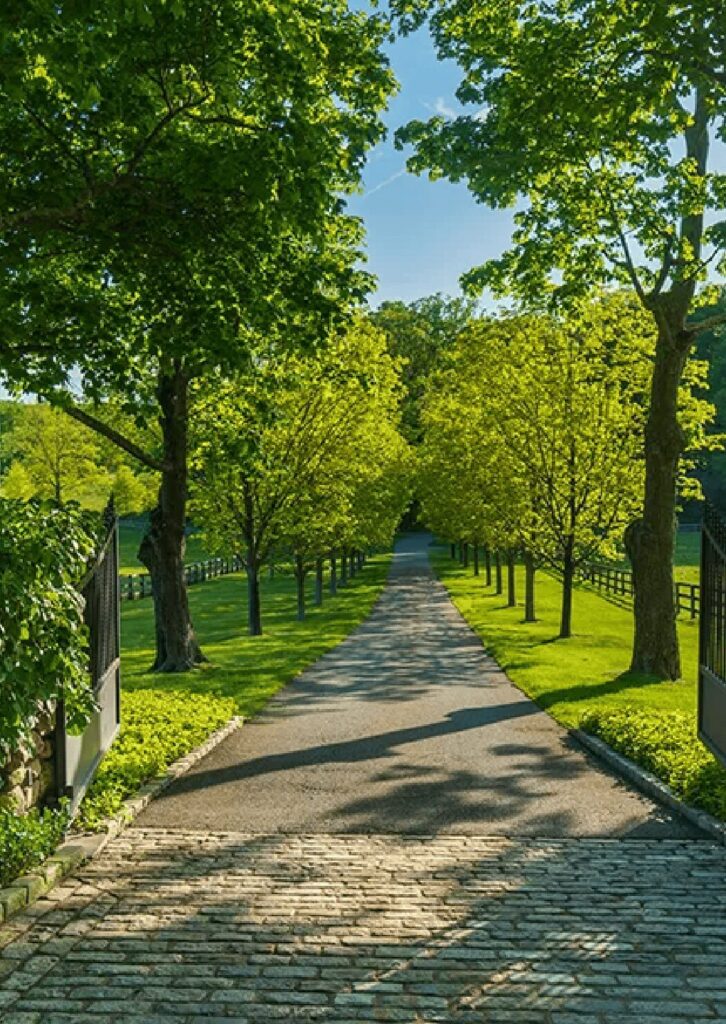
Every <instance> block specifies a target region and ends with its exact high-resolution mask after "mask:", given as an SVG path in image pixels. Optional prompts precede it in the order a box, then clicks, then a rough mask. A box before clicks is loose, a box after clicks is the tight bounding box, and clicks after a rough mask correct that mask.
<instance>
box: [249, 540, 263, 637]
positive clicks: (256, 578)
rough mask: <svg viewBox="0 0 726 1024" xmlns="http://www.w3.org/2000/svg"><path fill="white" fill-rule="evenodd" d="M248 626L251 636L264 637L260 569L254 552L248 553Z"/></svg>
mask: <svg viewBox="0 0 726 1024" xmlns="http://www.w3.org/2000/svg"><path fill="white" fill-rule="evenodd" d="M245 571H246V572H247V626H248V632H249V635H250V636H262V604H261V602H260V567H259V565H258V562H257V557H256V555H255V554H254V552H249V551H248V553H247V564H246V566H245Z"/></svg>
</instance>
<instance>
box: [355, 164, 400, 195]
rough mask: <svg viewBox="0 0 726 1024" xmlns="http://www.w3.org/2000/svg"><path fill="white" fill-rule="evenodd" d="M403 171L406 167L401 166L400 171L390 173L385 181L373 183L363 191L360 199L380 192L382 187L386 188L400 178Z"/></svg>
mask: <svg viewBox="0 0 726 1024" xmlns="http://www.w3.org/2000/svg"><path fill="white" fill-rule="evenodd" d="M405 173H406V168H405V167H403V168H402V169H401V170H400V171H396V173H395V174H392V175H391V177H390V178H386V180H385V181H381V182H380V183H379V184H378V185H374V186H373V188H371V189H369V190H368V191H367V192H364V193H363V195H362V196H361V199H367V198H368V196H372V195H375V193H376V192H380V191H381V189H382V188H387V187H388V186H389V185H392V184H393V182H394V181H398V179H399V178H402V177H403V176H404V174H405Z"/></svg>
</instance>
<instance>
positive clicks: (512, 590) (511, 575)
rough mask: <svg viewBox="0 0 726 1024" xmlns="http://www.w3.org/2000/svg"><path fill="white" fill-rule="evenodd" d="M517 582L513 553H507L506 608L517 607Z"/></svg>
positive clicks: (510, 551)
mask: <svg viewBox="0 0 726 1024" xmlns="http://www.w3.org/2000/svg"><path fill="white" fill-rule="evenodd" d="M516 588H517V580H516V566H515V562H514V552H513V551H512V550H509V551H507V607H508V608H515V607H516V605H517V589H516Z"/></svg>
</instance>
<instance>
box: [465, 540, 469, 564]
mask: <svg viewBox="0 0 726 1024" xmlns="http://www.w3.org/2000/svg"><path fill="white" fill-rule="evenodd" d="M464 568H465V569H468V568H469V545H468V544H465V545H464Z"/></svg>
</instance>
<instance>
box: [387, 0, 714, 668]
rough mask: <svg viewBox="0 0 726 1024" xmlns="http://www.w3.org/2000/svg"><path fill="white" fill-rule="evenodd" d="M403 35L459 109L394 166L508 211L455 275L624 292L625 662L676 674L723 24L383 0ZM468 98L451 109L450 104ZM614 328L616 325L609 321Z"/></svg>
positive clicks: (598, 8)
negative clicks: (690, 423) (642, 324)
mask: <svg viewBox="0 0 726 1024" xmlns="http://www.w3.org/2000/svg"><path fill="white" fill-rule="evenodd" d="M391 6H392V7H393V9H394V10H395V11H396V12H397V14H398V15H399V17H400V20H401V24H402V26H403V29H404V30H409V29H410V28H412V27H415V26H417V25H419V24H421V23H422V22H424V21H426V20H427V19H428V22H429V25H430V29H431V33H432V36H433V39H434V43H435V45H436V47H437V49H438V52H439V54H440V55H441V57H442V58H449V59H451V58H453V59H454V60H455V61H456V62H457V63H458V65H459V67H460V69H461V81H460V85H459V87H458V90H457V98H458V100H459V101H460V102H461V104H462V105H463V106H464V108H465V111H464V112H463V113H462V115H461V116H458V117H455V118H451V119H447V118H444V117H441V116H437V117H434V118H432V119H430V120H429V121H428V122H425V123H424V122H413V123H411V124H409V125H407V126H406V127H405V128H404V129H402V130H401V131H400V132H399V135H398V140H399V143H400V144H401V145H404V144H412V145H413V147H414V155H413V156H412V157H411V158H410V160H409V167H410V169H412V170H414V171H416V172H419V173H421V172H426V173H429V174H431V175H433V176H436V177H441V176H445V177H448V178H449V179H451V180H453V181H462V180H463V181H466V182H467V184H468V186H469V188H470V190H471V192H472V194H473V195H474V196H475V198H476V199H477V200H478V201H479V202H481V203H484V204H487V205H489V206H492V207H501V208H505V207H512V206H514V205H515V203H519V205H520V210H519V212H518V213H517V214H516V216H515V222H516V227H515V232H514V235H513V240H512V245H511V247H510V248H509V250H508V251H507V252H506V253H505V254H504V255H503V256H502V257H501V258H500V259H496V260H492V261H490V262H488V263H486V264H484V265H483V266H482V267H478V268H476V269H474V270H472V271H471V272H470V273H469V274H468V275H467V277H466V283H467V284H468V286H469V287H470V288H471V289H472V290H474V291H478V290H479V289H481V288H483V287H485V286H486V287H490V288H492V289H493V290H494V291H495V292H496V293H500V294H509V295H513V296H515V297H516V298H517V299H518V300H520V301H522V302H523V303H524V304H525V306H530V305H532V304H534V305H536V306H541V305H542V304H543V303H547V304H548V305H550V306H551V307H554V308H563V307H566V306H567V305H568V303H570V302H571V300H572V299H573V297H578V296H580V297H581V296H583V295H587V294H589V293H590V292H591V291H592V290H593V289H597V288H601V287H612V286H615V287H622V286H626V287H628V288H630V289H631V290H632V292H633V294H634V295H635V297H636V299H637V301H638V303H639V304H640V306H641V307H642V309H643V311H644V312H645V314H646V316H647V317H649V318H650V322H651V324H652V328H653V330H654V332H655V335H656V342H655V350H654V358H653V359H652V362H651V366H650V376H649V380H648V392H649V398H648V406H647V417H646V420H645V422H644V425H643V437H644V490H643V501H642V506H641V508H640V510H639V512H638V514H637V516H636V517H635V519H634V520H633V522H632V523H631V524H630V525H629V527H628V530H627V535H626V543H627V548H628V553H629V555H630V559H631V562H632V566H633V572H634V582H635V635H634V644H633V655H632V668H633V669H634V670H640V671H645V672H649V673H654V674H657V675H659V676H661V677H665V678H677V677H678V676H679V675H680V656H679V648H678V636H677V631H676V608H675V601H674V586H673V554H674V537H675V516H674V510H675V502H676V494H677V487H678V476H679V471H680V460H681V457H682V455H683V453H684V450H685V447H684V446H685V444H686V436H685V432H684V430H683V427H682V423H681V420H680V411H679V395H680V392H681V387H682V384H683V381H684V377H685V375H686V374H687V367H688V364H689V360H690V359H691V357H692V354H693V351H694V346H695V343H696V341H697V339H698V337H699V335H700V334H702V333H704V332H706V331H708V330H710V329H712V328H714V327H717V326H719V325H720V324H723V323H724V322H726V313H725V312H724V310H723V308H720V309H718V308H710V305H711V302H712V299H713V295H712V293H711V292H710V291H709V289H708V288H707V287H703V286H704V285H705V283H706V282H707V277H708V270H709V268H710V267H715V268H718V267H719V266H720V267H721V269H723V266H724V264H723V253H724V248H725V247H726V222H724V220H723V218H722V217H721V216H720V211H722V210H723V208H724V205H726V174H724V173H723V171H722V170H721V171H719V170H718V169H717V167H715V166H713V165H712V163H711V161H710V159H709V155H710V149H711V148H712V143H713V142H714V141H716V140H719V139H720V140H722V141H723V140H725V139H726V58H725V56H724V55H725V54H726V49H725V47H724V39H725V35H726V27H725V26H726V21H725V20H724V15H723V4H722V3H721V2H720V0H689V2H688V3H682V4H667V3H652V2H651V0H630V2H628V3H613V2H612V0H577V2H572V0H552V2H547V3H539V2H534V3H532V2H530V0H514V2H511V3H508V4H506V5H502V4H501V3H498V2H496V0H482V2H480V3H477V4H476V5H474V8H473V7H472V4H471V3H470V0H392V4H391ZM467 107H468V112H467V111H466V108H467ZM698 308H700V309H701V310H702V314H701V315H698V316H695V315H694V312H695V311H696V310H697V309H698ZM619 328H620V330H621V331H622V332H623V334H624V335H627V334H628V330H629V324H628V321H622V322H621V323H620V324H619Z"/></svg>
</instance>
